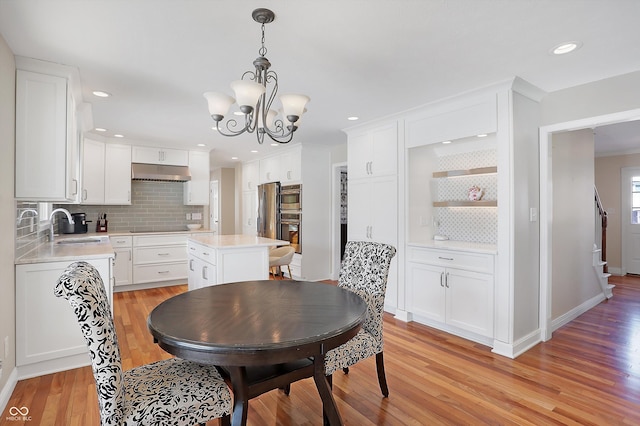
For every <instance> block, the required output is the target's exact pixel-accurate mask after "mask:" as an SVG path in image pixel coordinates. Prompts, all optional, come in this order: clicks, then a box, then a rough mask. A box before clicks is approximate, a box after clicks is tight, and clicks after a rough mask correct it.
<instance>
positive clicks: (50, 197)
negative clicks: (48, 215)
mask: <svg viewBox="0 0 640 426" xmlns="http://www.w3.org/2000/svg"><path fill="white" fill-rule="evenodd" d="M21 63H22V61H17V64H18V69H17V71H16V151H15V162H16V170H15V180H16V181H15V196H16V198H18V199H23V200H30V201H57V202H68V201H77V198H78V192H79V189H80V188H79V186H78V161H79V159H78V157H77V153H78V150H77V144H78V132H77V128H76V119H75V102H74V99H73V97H72V96H71V93H70V91H69V90H68V78H65V77H62V76H58V75H49V74H45V73H39V72H33V71H28V70H24V69H21V68H20V66H22V65H21Z"/></svg>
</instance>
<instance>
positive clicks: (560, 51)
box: [551, 41, 582, 55]
mask: <svg viewBox="0 0 640 426" xmlns="http://www.w3.org/2000/svg"><path fill="white" fill-rule="evenodd" d="M581 46H582V43H580V42H579V41H566V42H564V43H560V44H559V45H557V46H554V47H553V48H552V49H551V53H553V54H554V55H564V54H566V53H569V52H573V51H574V50H576V49H578V48H580V47H581Z"/></svg>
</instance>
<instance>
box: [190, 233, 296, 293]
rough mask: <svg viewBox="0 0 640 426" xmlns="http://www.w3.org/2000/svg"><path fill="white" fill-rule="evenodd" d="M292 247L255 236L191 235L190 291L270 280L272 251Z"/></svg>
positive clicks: (284, 242)
mask: <svg viewBox="0 0 640 426" xmlns="http://www.w3.org/2000/svg"><path fill="white" fill-rule="evenodd" d="M288 244H289V242H288V241H283V240H273V239H270V238H262V237H256V236H252V235H213V236H191V237H190V238H189V239H188V241H187V248H188V249H187V252H188V256H189V278H188V282H189V290H195V289H197V288H202V287H206V286H210V285H217V284H224V283H229V282H235V281H253V280H266V279H269V249H270V248H271V247H276V246H284V245H288Z"/></svg>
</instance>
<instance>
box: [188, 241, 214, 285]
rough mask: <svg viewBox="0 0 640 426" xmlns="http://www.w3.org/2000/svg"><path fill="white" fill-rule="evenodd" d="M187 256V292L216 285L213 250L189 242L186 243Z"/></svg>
mask: <svg viewBox="0 0 640 426" xmlns="http://www.w3.org/2000/svg"><path fill="white" fill-rule="evenodd" d="M187 247H188V249H187V250H188V255H189V278H188V287H189V290H196V289H199V288H203V287H207V286H211V285H216V284H217V269H216V256H215V250H212V249H210V248H208V247H206V246H203V245H201V244H195V243H193V242H191V241H189V242H188V243H187Z"/></svg>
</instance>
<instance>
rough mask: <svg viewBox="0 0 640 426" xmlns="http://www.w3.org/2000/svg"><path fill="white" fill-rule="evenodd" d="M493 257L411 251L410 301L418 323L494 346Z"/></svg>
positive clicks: (427, 249) (446, 252) (409, 273)
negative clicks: (492, 343)
mask: <svg viewBox="0 0 640 426" xmlns="http://www.w3.org/2000/svg"><path fill="white" fill-rule="evenodd" d="M494 257H495V256H494V255H492V254H484V253H471V252H462V251H457V250H439V249H431V248H423V247H416V246H410V247H409V251H408V259H407V260H408V261H407V281H408V283H409V292H410V297H409V298H408V301H409V310H410V312H411V313H412V315H413V318H414V320H416V321H418V322H421V323H424V324H427V325H430V326H434V327H437V328H441V329H444V330H446V331H448V332H451V333H454V334H457V335H460V336H462V337H465V338H470V339H473V340H476V341H478V342H480V343H484V344H491V342H492V338H493V337H494V328H493V325H494V263H495V261H494ZM485 338H486V339H485Z"/></svg>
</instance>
